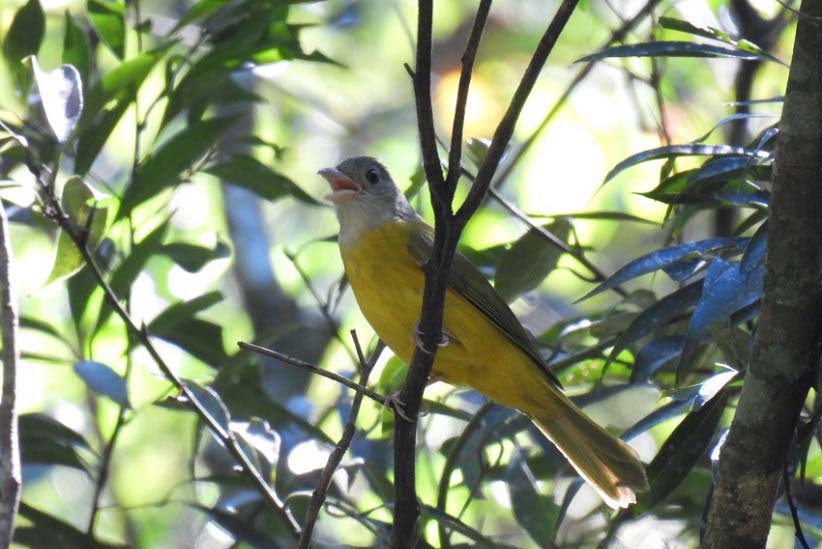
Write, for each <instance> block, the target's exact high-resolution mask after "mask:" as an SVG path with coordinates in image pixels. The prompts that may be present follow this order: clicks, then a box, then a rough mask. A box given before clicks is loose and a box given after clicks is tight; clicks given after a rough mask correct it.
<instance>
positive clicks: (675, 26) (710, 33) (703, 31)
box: [659, 17, 787, 66]
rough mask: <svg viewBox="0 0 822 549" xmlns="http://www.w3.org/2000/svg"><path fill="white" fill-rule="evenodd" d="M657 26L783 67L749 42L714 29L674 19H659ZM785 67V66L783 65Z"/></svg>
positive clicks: (775, 59) (777, 60) (772, 57)
mask: <svg viewBox="0 0 822 549" xmlns="http://www.w3.org/2000/svg"><path fill="white" fill-rule="evenodd" d="M659 25H660V26H661V27H663V28H666V29H671V30H676V31H680V32H684V33H687V34H693V35H695V36H701V37H703V38H710V39H712V40H717V41H719V42H723V43H725V44H728V45H729V46H733V47H735V48H738V49H740V50H743V51H749V52H751V53H756V54H758V55H760V56H761V57H763V58H767V59H769V60H770V61H774V62H776V63H779V64H781V65H785V63H783V62H782V61H780V60H779V59H777V58H776V57H774V56H772V55H770V54H768V53H767V52H766V51H765V50H763V49H762V48H760V47H759V46H757V45H756V44H754V43H753V42H750V41H748V40H745V39H744V38H743V39H742V40H739V41H737V40H732V39H731V37H730V36H728V33H727V32H725V31H722V30H720V29H715V28H714V27H698V26H696V25H694V24H693V23H690V22H688V21H683V20H682V19H676V18H674V17H660V18H659ZM785 66H787V65H785Z"/></svg>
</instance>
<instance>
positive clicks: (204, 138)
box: [117, 116, 237, 217]
mask: <svg viewBox="0 0 822 549" xmlns="http://www.w3.org/2000/svg"><path fill="white" fill-rule="evenodd" d="M236 121H237V117H236V116H221V117H216V118H211V119H209V120H202V121H200V122H197V123H196V124H194V125H192V126H188V127H186V128H184V129H183V130H181V131H179V132H178V133H176V134H174V136H172V137H171V138H169V139H168V141H166V142H165V143H164V144H163V145H161V146H160V147H159V148H158V149H155V151H154V152H153V153H152V154H151V155H150V156H148V157H147V158H146V159H145V160H144V161H143V163H142V164H141V165H140V167H139V169H138V172H137V177H136V179H135V180H134V181H133V182H132V183H131V184H130V185H129V186H128V187H127V188H126V191H125V193H123V199H122V202H120V211H119V212H118V214H117V215H118V216H119V217H123V216H126V215H128V214H129V213H130V212H131V211H132V210H133V209H134V208H135V207H136V206H137V205H139V204H140V203H141V202H143V201H144V200H148V199H149V198H152V197H153V196H155V195H156V194H157V193H159V192H160V191H162V190H163V189H166V188H168V187H171V186H174V185H176V184H177V183H179V182H180V181H181V178H182V177H183V175H184V172H185V171H186V170H188V169H190V168H191V167H192V165H193V164H194V163H195V162H196V161H197V160H198V159H200V158H201V157H202V156H203V155H204V154H206V152H207V151H208V150H209V149H211V148H212V147H214V146H215V145H216V144H217V140H218V139H219V137H220V136H221V135H223V134H224V133H225V132H226V131H228V129H229V128H230V127H231V125H232V124H234V122H236Z"/></svg>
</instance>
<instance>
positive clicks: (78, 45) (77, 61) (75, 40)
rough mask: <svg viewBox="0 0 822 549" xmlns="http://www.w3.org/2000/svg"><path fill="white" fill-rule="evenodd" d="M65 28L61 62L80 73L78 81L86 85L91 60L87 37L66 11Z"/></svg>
mask: <svg viewBox="0 0 822 549" xmlns="http://www.w3.org/2000/svg"><path fill="white" fill-rule="evenodd" d="M65 27H66V30H65V34H64V36H63V60H62V62H63V63H64V64H67V65H73V66H74V68H76V69H77V72H79V73H80V80H81V81H82V82H83V83H86V84H87V83H88V77H89V72H90V71H91V60H92V53H91V44H90V43H89V40H88V35H87V34H86V31H85V30H84V29H83V27H81V26H80V25H79V24H77V22H76V21H75V20H74V18H73V17H72V16H71V13H70V12H69V11H68V10H66V18H65Z"/></svg>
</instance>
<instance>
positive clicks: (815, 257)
mask: <svg viewBox="0 0 822 549" xmlns="http://www.w3.org/2000/svg"><path fill="white" fill-rule="evenodd" d="M801 10H802V12H803V13H806V14H808V15H810V16H812V17H819V16H822V4H820V3H819V2H818V1H816V0H803V2H802V7H801ZM820 66H822V33H820V32H819V26H818V24H817V23H816V22H814V21H812V20H809V19H807V18H799V20H798V22H797V30H796V40H795V43H794V52H793V60H792V62H791V69H790V73H789V76H788V86H787V93H786V95H785V102H784V107H783V112H782V121H781V122H780V133H779V137H778V141H777V149H776V159H775V163H774V176H773V184H772V188H773V195H772V198H771V203H770V216H769V218H768V249H767V256H766V259H765V283H764V293H763V298H762V314H761V316H760V319H759V325H758V327H757V331H756V338H755V340H754V348H753V353H752V356H751V362H750V365H749V367H748V370H747V372H746V374H745V381H744V385H743V386H742V393H741V395H740V397H739V404H738V406H737V410H736V413H735V414H734V419H733V422H732V424H731V429H730V433H729V434H728V438H727V440H726V442H725V444H724V445H723V447H722V450H721V453H720V459H719V467H718V476H717V484H716V488H715V490H714V493H713V498H712V500H711V503H710V509H709V511H708V521H707V529H706V533H705V539H704V545H705V546H707V547H764V546H765V543H766V540H767V537H768V532H769V530H770V526H771V514H772V510H773V505H774V502H775V499H776V496H777V488H778V486H779V480H780V477H781V476H782V466H783V463H784V462H785V459H786V455H787V452H788V447H789V445H790V442H791V439H792V437H793V433H794V429H795V427H796V423H797V419H798V417H799V412H800V410H801V407H802V404H803V403H804V401H805V397H806V395H807V393H808V389H809V388H810V386H811V384H812V383H813V382H814V380H815V379H816V376H815V373H816V369H817V367H818V362H819V342H820V339H822V286H820V284H819V281H820V279H822V250H821V249H820V245H819V239H818V238H817V237H816V235H819V234H822V186H820V185H819V174H820V173H822V72H820V71H819V67H820Z"/></svg>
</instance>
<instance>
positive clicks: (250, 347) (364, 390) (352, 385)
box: [237, 341, 385, 405]
mask: <svg viewBox="0 0 822 549" xmlns="http://www.w3.org/2000/svg"><path fill="white" fill-rule="evenodd" d="M237 346H238V347H239V348H240V349H244V350H246V351H251V352H254V353H257V354H260V355H264V356H267V357H269V358H276V359H277V360H281V361H283V362H285V363H286V364H291V365H292V366H296V367H298V368H302V369H303V370H307V371H309V372H311V373H312V374H317V375H318V376H322V377H325V378H328V379H333V380H334V381H336V382H337V383H340V384H342V385H345V386H346V387H348V388H349V389H353V390H354V391H356V392H357V393H361V394H362V395H364V396H367V397H368V398H370V399H371V400H373V401H374V402H377V403H379V404H382V405H385V397H384V396H382V395H381V394H379V393H377V392H376V391H372V390H371V389H369V388H368V387H366V386H365V385H361V384H359V383H357V382H355V381H351V380H350V379H348V378H347V377H343V376H341V375H339V374H335V373H334V372H329V371H328V370H323V369H322V368H318V367H316V366H314V365H313V364H309V363H308V362H304V361H302V360H300V359H298V358H294V357H292V356H288V355H284V354H283V353H280V352H277V351H274V350H272V349H268V348H266V347H261V346H260V345H254V344H253V343H246V342H245V341H238V342H237Z"/></svg>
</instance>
